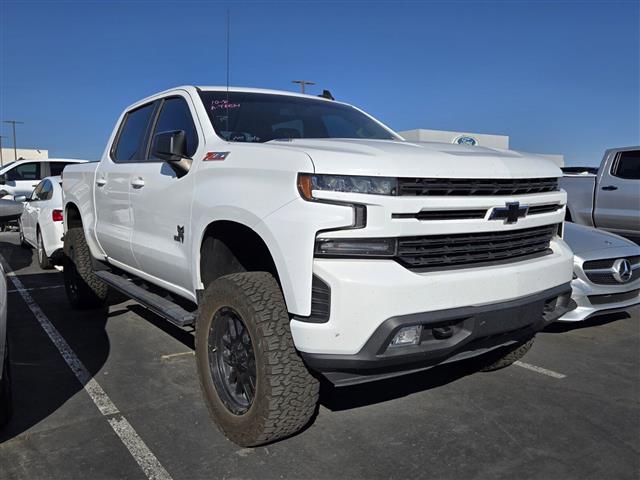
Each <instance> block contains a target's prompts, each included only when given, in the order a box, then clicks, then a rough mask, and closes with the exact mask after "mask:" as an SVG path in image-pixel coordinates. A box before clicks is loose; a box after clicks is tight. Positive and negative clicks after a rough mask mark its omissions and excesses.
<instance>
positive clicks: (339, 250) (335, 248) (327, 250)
mask: <svg viewBox="0 0 640 480" xmlns="http://www.w3.org/2000/svg"><path fill="white" fill-rule="evenodd" d="M396 244H397V240H396V239H395V238H318V239H317V240H316V247H315V254H316V257H359V256H366V257H368V258H375V257H393V256H394V255H395V254H396Z"/></svg>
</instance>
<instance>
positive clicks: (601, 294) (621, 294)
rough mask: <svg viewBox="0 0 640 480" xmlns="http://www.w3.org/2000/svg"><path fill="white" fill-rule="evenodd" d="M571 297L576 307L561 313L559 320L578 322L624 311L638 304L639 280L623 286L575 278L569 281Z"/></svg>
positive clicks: (639, 295) (639, 301) (639, 296)
mask: <svg viewBox="0 0 640 480" xmlns="http://www.w3.org/2000/svg"><path fill="white" fill-rule="evenodd" d="M571 287H572V290H573V293H572V294H571V298H572V300H573V301H575V303H576V304H577V307H576V308H575V309H574V310H571V311H570V312H567V313H565V314H564V315H562V316H561V317H560V318H559V319H558V321H560V322H580V321H583V320H587V319H588V318H590V317H593V316H595V315H597V314H605V313H614V312H620V311H625V310H627V309H628V308H630V307H632V306H634V305H638V304H640V282H633V284H629V285H626V286H624V287H622V286H619V285H614V286H607V285H594V284H592V283H590V282H587V281H584V280H582V279H580V278H577V279H575V280H573V281H572V282H571Z"/></svg>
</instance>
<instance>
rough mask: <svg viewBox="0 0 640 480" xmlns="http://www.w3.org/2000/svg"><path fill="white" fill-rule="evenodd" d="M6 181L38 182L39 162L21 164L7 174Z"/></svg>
mask: <svg viewBox="0 0 640 480" xmlns="http://www.w3.org/2000/svg"><path fill="white" fill-rule="evenodd" d="M7 180H12V181H17V180H40V162H31V163H23V164H21V165H18V166H17V167H15V168H12V169H11V170H9V171H8V172H7Z"/></svg>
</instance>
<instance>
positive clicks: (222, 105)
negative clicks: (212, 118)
mask: <svg viewBox="0 0 640 480" xmlns="http://www.w3.org/2000/svg"><path fill="white" fill-rule="evenodd" d="M230 108H240V104H239V103H231V102H229V101H228V100H213V101H212V102H211V107H210V109H211V110H229V109H230Z"/></svg>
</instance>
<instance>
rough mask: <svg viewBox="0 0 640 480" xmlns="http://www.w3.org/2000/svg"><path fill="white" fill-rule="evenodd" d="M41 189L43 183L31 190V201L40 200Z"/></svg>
mask: <svg viewBox="0 0 640 480" xmlns="http://www.w3.org/2000/svg"><path fill="white" fill-rule="evenodd" d="M43 187H44V182H40V183H39V184H38V186H37V187H36V188H35V189H34V190H33V192H31V200H39V199H40V192H41V191H42V188H43Z"/></svg>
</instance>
